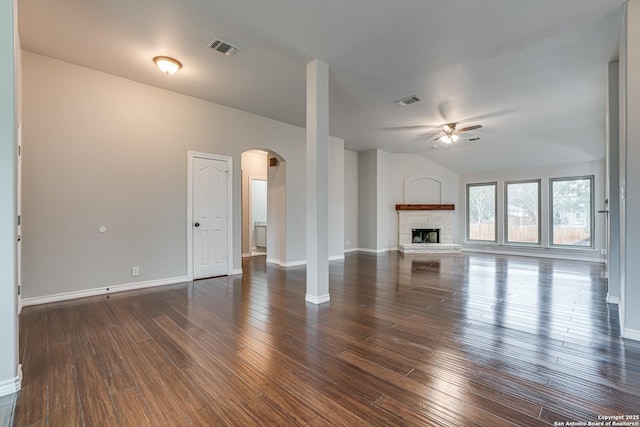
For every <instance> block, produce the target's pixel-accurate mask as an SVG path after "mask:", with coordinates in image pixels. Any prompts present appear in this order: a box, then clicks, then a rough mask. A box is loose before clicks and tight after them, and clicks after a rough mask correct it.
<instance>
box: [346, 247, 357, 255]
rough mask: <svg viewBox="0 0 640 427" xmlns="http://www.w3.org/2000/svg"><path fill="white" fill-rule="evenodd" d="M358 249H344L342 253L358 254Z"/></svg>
mask: <svg viewBox="0 0 640 427" xmlns="http://www.w3.org/2000/svg"><path fill="white" fill-rule="evenodd" d="M359 250H360V249H358V248H349V249H345V250H344V253H345V254H347V253H349V252H358V251H359Z"/></svg>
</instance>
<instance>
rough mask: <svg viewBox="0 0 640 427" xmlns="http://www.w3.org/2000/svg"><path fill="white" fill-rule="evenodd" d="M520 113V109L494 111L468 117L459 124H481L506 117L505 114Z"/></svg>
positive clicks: (459, 121)
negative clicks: (482, 121) (481, 122)
mask: <svg viewBox="0 0 640 427" xmlns="http://www.w3.org/2000/svg"><path fill="white" fill-rule="evenodd" d="M517 111H520V109H519V108H507V109H504V110H500V111H494V112H493V113H487V114H481V115H479V116H474V117H467V118H466V119H462V120H458V123H468V122H479V121H481V120H485V119H492V118H494V117H499V116H504V115H505V114H511V113H515V112H517Z"/></svg>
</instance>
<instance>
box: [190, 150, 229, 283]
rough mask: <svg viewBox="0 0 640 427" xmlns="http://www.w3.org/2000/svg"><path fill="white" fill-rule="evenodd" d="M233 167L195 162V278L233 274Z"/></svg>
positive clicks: (213, 161) (226, 163)
mask: <svg viewBox="0 0 640 427" xmlns="http://www.w3.org/2000/svg"><path fill="white" fill-rule="evenodd" d="M228 181H229V165H228V162H227V161H225V160H215V159H204V158H199V157H195V158H194V159H193V218H192V221H193V277H194V279H202V278H205V277H213V276H224V275H227V274H229V245H228V238H229V234H228V229H229V206H228V203H229V202H228V200H229V199H228Z"/></svg>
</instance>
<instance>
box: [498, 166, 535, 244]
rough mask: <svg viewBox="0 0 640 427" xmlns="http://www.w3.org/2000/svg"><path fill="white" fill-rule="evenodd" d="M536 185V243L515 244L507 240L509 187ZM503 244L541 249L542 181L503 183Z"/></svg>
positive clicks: (530, 180) (515, 242)
mask: <svg viewBox="0 0 640 427" xmlns="http://www.w3.org/2000/svg"><path fill="white" fill-rule="evenodd" d="M532 183H536V184H538V241H537V242H535V243H529V242H517V241H510V240H509V185H512V184H532ZM503 226H504V244H505V245H508V246H528V247H542V180H541V179H539V178H538V179H522V180H515V181H505V182H504V224H503Z"/></svg>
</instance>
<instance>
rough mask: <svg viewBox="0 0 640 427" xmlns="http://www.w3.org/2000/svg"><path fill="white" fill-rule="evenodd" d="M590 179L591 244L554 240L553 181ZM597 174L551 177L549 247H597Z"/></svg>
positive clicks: (584, 248)
mask: <svg viewBox="0 0 640 427" xmlns="http://www.w3.org/2000/svg"><path fill="white" fill-rule="evenodd" d="M584 179H586V180H589V193H590V194H589V208H590V209H589V240H590V242H591V243H590V245H589V246H583V245H565V244H560V243H554V242H553V225H554V224H553V183H554V182H559V181H578V180H584ZM594 190H595V175H580V176H565V177H557V178H549V247H551V248H554V249H583V250H589V249H595V247H596V246H595V245H596V242H595V240H596V239H595V232H596V229H595V227H596V224H595V209H596V208H595V194H594Z"/></svg>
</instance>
